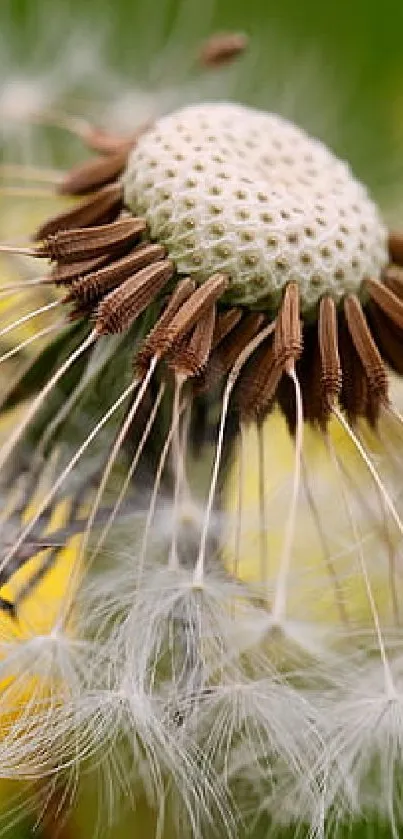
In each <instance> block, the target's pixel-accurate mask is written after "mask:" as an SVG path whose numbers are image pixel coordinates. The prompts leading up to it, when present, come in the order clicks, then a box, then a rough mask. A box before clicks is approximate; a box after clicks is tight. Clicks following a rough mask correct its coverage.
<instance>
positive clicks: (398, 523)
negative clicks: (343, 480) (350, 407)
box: [332, 407, 403, 536]
mask: <svg viewBox="0 0 403 839" xmlns="http://www.w3.org/2000/svg"><path fill="white" fill-rule="evenodd" d="M332 411H333V413H334V415H335V416H336V417H337V419H338V421H339V423H340V424H341V425H342V426H343V428H344V430H345V431H346V433H347V435H348V436H349V437H350V440H351V441H352V443H353V444H354V445H355V447H356V449H357V451H358V453H359V455H360V456H361V458H362V460H363V461H364V463H365V465H366V467H367V469H368V471H369V473H370V475H371V477H372V479H373V480H374V482H375V484H376V486H377V487H378V489H379V492H380V493H381V496H382V498H383V500H384V502H385V504H386V506H387V508H388V510H389V512H390V514H391V516H392V518H393V521H394V522H395V524H396V527H397V529H398V530H399V533H400V534H401V535H402V536H403V522H402V520H401V518H400V516H399V513H398V512H397V510H396V507H395V505H394V503H393V501H392V499H391V497H390V495H389V493H388V491H387V489H386V487H385V486H384V484H383V482H382V481H381V478H380V477H379V475H378V472H377V470H376V469H375V466H374V464H373V463H372V461H371V459H370V457H369V456H368V454H367V452H366V451H365V449H364V446H363V445H362V443H361V442H360V440H359V439H358V437H357V435H356V434H355V433H354V431H353V429H352V428H351V427H350V425H349V424H348V422H347V420H346V419H345V418H344V416H343V414H342V413H341V411H339V409H338V408H336V407H333V408H332Z"/></svg>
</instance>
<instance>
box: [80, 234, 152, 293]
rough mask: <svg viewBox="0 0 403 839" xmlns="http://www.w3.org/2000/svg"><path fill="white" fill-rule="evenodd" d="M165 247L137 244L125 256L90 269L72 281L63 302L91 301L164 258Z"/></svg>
mask: <svg viewBox="0 0 403 839" xmlns="http://www.w3.org/2000/svg"><path fill="white" fill-rule="evenodd" d="M165 253H166V250H165V248H163V247H162V246H161V245H150V244H147V243H146V244H144V245H138V246H137V247H136V248H134V249H133V250H132V251H131V252H130V253H129V254H128V255H127V256H123V257H121V258H120V259H117V260H116V261H114V262H112V263H111V264H110V265H106V266H105V267H104V268H100V269H99V270H98V271H91V272H90V273H88V274H86V275H85V276H83V277H81V278H80V279H78V280H76V281H74V282H73V285H72V288H71V289H70V291H69V293H68V294H67V295H66V297H65V302H66V303H69V302H70V301H72V300H79V301H81V302H82V303H84V304H86V303H92V302H93V301H95V300H96V299H97V298H98V297H100V296H101V295H102V294H106V292H108V291H111V290H112V289H113V288H115V287H116V286H118V285H120V283H122V282H124V281H125V280H127V278H128V277H130V276H131V275H132V274H135V273H136V272H137V271H140V270H141V268H145V267H146V266H147V265H151V263H153V262H159V261H160V260H161V259H163V258H164V256H165Z"/></svg>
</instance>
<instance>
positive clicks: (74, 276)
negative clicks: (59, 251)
mask: <svg viewBox="0 0 403 839" xmlns="http://www.w3.org/2000/svg"><path fill="white" fill-rule="evenodd" d="M112 258H113V256H112V255H111V254H109V253H106V254H105V253H104V254H102V256H96V257H93V258H92V259H84V260H83V261H82V262H67V263H61V264H60V265H59V264H58V263H56V264H55V265H53V266H52V269H51V271H50V274H49V276H48V277H46V278H45V279H44V282H46V283H49V284H53V285H56V286H70V285H71V284H72V283H73V282H74V281H75V280H78V279H79V278H80V277H84V276H85V275H86V274H90V273H91V272H93V271H96V270H97V269H98V268H101V266H103V265H105V264H106V263H108V262H109V260H110V259H112Z"/></svg>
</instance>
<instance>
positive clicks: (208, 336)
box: [169, 305, 216, 378]
mask: <svg viewBox="0 0 403 839" xmlns="http://www.w3.org/2000/svg"><path fill="white" fill-rule="evenodd" d="M215 321H216V308H215V305H213V306H210V308H209V309H207V311H205V312H202V314H201V315H200V318H199V319H198V321H197V323H196V326H195V327H194V329H193V332H192V334H191V335H190V336H189V338H188V339H186V338H185V339H184V341H183V343H182V344H180V345H179V347H178V349H177V350H176V349H175V350H174V351H173V353H172V358H171V359H170V361H169V366H170V367H172V369H173V370H174V371H175V373H176V374H177V375H178V376H181V377H183V378H188V377H189V376H198V375H199V374H200V373H201V371H202V370H203V368H204V367H205V366H206V364H207V361H208V358H209V355H210V352H211V347H212V342H213V334H214V326H215Z"/></svg>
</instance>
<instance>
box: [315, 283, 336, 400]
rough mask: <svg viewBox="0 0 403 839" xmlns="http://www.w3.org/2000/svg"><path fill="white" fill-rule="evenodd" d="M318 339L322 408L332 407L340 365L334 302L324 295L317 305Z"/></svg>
mask: <svg viewBox="0 0 403 839" xmlns="http://www.w3.org/2000/svg"><path fill="white" fill-rule="evenodd" d="M318 340H319V353H320V366H321V372H320V376H321V384H322V388H323V397H324V402H325V405H324V408H325V411H328V410H330V409H331V408H332V406H333V404H334V403H335V401H336V399H337V397H338V396H339V393H340V388H341V365H340V356H339V348H338V339H337V312H336V304H335V302H334V300H332V298H331V297H329V296H328V295H326V296H325V297H323V298H322V300H321V301H320V305H319V324H318Z"/></svg>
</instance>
